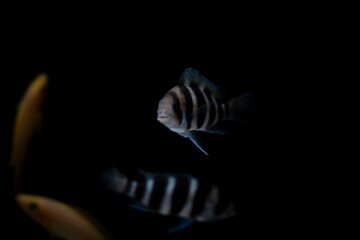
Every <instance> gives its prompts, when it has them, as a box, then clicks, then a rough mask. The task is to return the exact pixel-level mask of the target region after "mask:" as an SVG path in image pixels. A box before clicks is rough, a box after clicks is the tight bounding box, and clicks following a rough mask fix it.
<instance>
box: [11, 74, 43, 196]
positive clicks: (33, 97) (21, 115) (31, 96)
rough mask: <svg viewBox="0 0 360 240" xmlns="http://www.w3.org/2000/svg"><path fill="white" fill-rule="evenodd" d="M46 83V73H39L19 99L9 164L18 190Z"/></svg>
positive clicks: (37, 125) (36, 127)
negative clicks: (12, 169)
mask: <svg viewBox="0 0 360 240" xmlns="http://www.w3.org/2000/svg"><path fill="white" fill-rule="evenodd" d="M47 84H48V76H47V74H46V73H42V74H39V75H38V76H37V77H36V78H35V79H34V80H33V81H32V82H31V84H30V85H29V87H28V88H27V90H26V92H25V93H24V96H23V98H22V99H21V101H20V103H19V106H18V109H17V113H16V116H15V124H14V130H13V139H12V149H11V157H10V166H11V167H13V168H14V190H15V191H16V192H19V191H20V181H21V174H22V170H23V168H24V165H25V160H26V157H27V154H28V151H29V148H30V144H31V141H32V140H33V136H34V134H35V132H36V130H37V129H38V127H39V125H40V122H41V116H42V113H41V108H42V105H43V102H44V98H45V92H46V91H45V90H46V87H47Z"/></svg>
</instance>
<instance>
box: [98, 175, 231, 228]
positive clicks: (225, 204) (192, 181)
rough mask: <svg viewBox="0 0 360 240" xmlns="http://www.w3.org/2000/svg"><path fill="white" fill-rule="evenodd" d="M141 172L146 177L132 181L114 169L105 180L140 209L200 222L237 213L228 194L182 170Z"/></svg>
mask: <svg viewBox="0 0 360 240" xmlns="http://www.w3.org/2000/svg"><path fill="white" fill-rule="evenodd" d="M141 174H142V175H143V180H141V181H140V180H132V179H129V178H128V177H126V176H125V175H124V174H122V173H121V172H120V171H119V170H118V169H116V168H111V169H109V170H108V171H107V172H106V173H104V175H103V176H102V181H103V184H104V185H105V187H106V188H107V189H109V190H111V191H114V192H117V193H120V194H124V195H126V196H128V197H129V198H130V199H131V200H133V201H134V202H135V203H136V205H135V206H138V207H137V208H138V209H140V210H144V211H148V212H153V213H157V214H161V215H165V216H178V217H181V218H184V219H188V220H191V221H197V222H209V221H216V220H221V219H226V218H229V217H232V216H234V215H235V214H236V210H235V208H234V205H233V203H232V201H231V199H230V198H229V196H227V195H225V194H223V192H220V190H219V188H218V187H217V186H215V185H213V184H210V183H207V182H202V181H200V180H199V179H197V178H195V177H193V176H191V175H187V174H180V173H173V174H171V173H149V172H144V171H141ZM133 206H134V205H133Z"/></svg>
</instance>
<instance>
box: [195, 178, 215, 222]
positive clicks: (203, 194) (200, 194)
mask: <svg viewBox="0 0 360 240" xmlns="http://www.w3.org/2000/svg"><path fill="white" fill-rule="evenodd" d="M211 189H212V185H211V184H208V183H203V182H199V186H198V189H197V191H196V195H195V198H194V203H193V208H192V211H191V213H190V215H191V216H192V217H194V218H195V217H196V216H198V215H200V214H201V213H202V211H203V210H204V207H205V201H206V198H207V196H208V195H209V193H210V191H211Z"/></svg>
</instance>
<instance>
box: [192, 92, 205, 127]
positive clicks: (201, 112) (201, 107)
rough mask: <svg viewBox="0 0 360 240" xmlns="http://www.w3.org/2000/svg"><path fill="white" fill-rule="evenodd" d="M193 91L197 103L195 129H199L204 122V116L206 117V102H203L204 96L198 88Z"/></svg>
mask: <svg viewBox="0 0 360 240" xmlns="http://www.w3.org/2000/svg"><path fill="white" fill-rule="evenodd" d="M193 91H194V93H195V96H196V101H197V121H196V123H197V126H196V128H201V126H202V124H203V123H204V121H205V116H206V106H205V104H206V101H205V97H204V94H203V93H202V92H201V91H200V89H199V88H193Z"/></svg>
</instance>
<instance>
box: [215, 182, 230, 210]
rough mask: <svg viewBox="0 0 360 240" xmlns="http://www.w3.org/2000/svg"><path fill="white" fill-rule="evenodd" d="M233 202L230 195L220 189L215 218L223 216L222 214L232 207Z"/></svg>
mask: <svg viewBox="0 0 360 240" xmlns="http://www.w3.org/2000/svg"><path fill="white" fill-rule="evenodd" d="M231 202H232V201H231V198H230V196H229V194H227V193H226V192H224V191H221V190H220V189H219V199H218V203H217V205H216V208H215V216H221V215H222V213H223V212H224V211H225V210H226V209H227V208H229V207H230V206H231Z"/></svg>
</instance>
